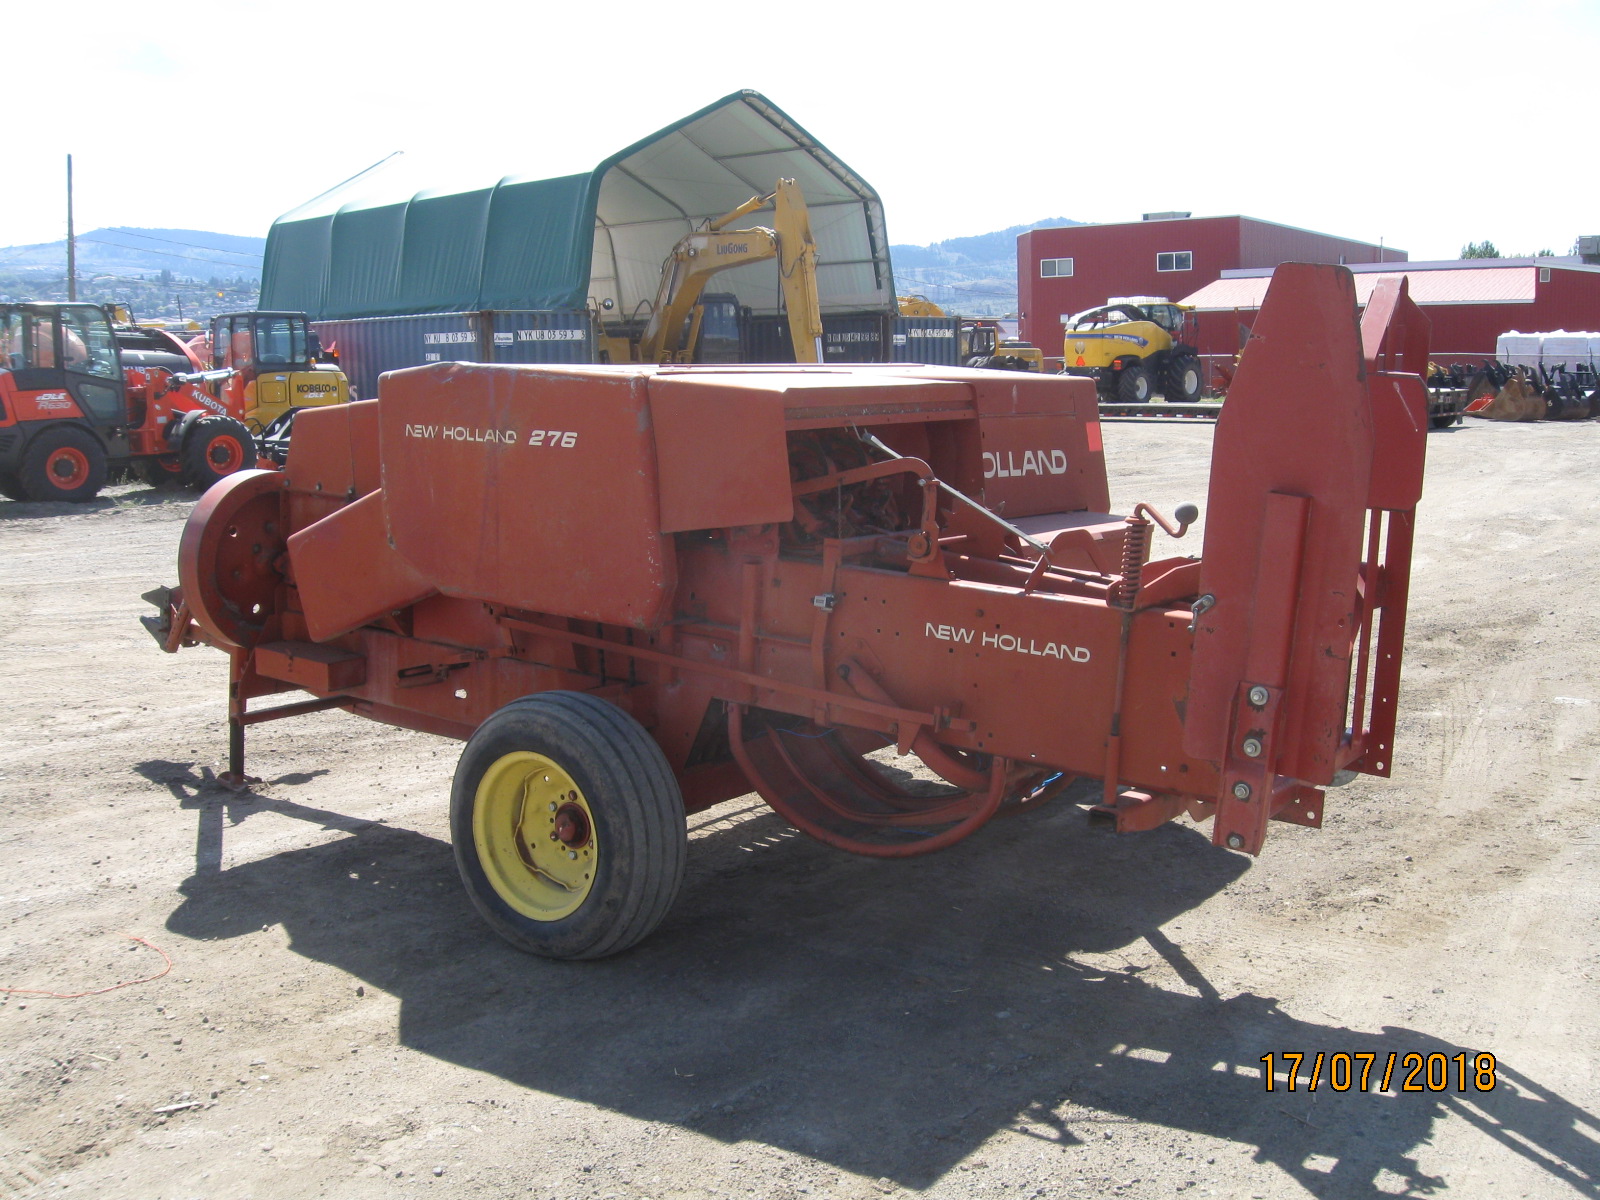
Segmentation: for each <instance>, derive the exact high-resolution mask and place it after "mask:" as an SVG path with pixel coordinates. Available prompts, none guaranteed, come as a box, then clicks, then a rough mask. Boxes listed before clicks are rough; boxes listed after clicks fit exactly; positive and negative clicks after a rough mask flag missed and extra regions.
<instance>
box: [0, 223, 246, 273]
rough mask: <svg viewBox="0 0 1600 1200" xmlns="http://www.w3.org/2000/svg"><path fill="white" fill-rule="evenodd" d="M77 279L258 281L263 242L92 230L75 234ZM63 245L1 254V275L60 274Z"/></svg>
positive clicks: (189, 232) (183, 232)
mask: <svg viewBox="0 0 1600 1200" xmlns="http://www.w3.org/2000/svg"><path fill="white" fill-rule="evenodd" d="M76 240H77V250H78V278H79V279H80V280H87V279H89V278H90V277H91V276H93V275H108V276H113V277H121V278H144V277H149V276H159V275H160V273H161V272H162V271H167V272H170V275H169V278H170V279H193V280H201V281H204V280H209V279H225V280H232V279H253V280H259V279H260V278H261V254H262V251H263V250H264V249H265V248H266V244H267V241H266V239H265V238H258V237H240V236H238V235H235V234H231V233H206V232H203V231H201V230H198V229H131V228H128V227H125V226H123V227H118V228H114V229H92V230H90V231H89V232H87V233H80V234H78V235H77V239H76ZM66 261H67V243H66V239H65V238H63V239H62V240H61V241H58V242H42V243H39V244H36V245H31V246H8V247H6V248H5V249H3V250H0V271H3V272H5V273H7V274H23V275H32V274H34V273H35V272H50V273H54V274H57V275H61V274H64V272H65V270H66Z"/></svg>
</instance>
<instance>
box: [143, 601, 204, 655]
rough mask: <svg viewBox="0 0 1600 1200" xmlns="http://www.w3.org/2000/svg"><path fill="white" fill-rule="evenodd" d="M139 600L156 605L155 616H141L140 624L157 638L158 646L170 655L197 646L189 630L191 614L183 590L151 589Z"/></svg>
mask: <svg viewBox="0 0 1600 1200" xmlns="http://www.w3.org/2000/svg"><path fill="white" fill-rule="evenodd" d="M139 599H141V600H143V601H144V602H145V603H146V604H153V605H155V607H156V609H157V612H156V614H155V615H154V616H152V615H150V614H145V615H143V616H141V617H140V618H139V624H141V625H143V626H144V627H145V629H146V630H147V631H148V632H149V634H150V636H151V637H153V638H155V640H156V645H158V646H160V647H161V649H162V650H164V651H166V652H167V653H168V654H176V653H177V652H178V649H179V648H180V647H182V646H193V645H194V644H195V641H194V638H193V636H192V634H191V630H190V628H189V612H188V609H187V608H186V607H185V606H184V603H183V592H182V589H180V588H170V587H158V588H151V589H150V590H149V591H148V592H145V593H144V594H143V595H142V596H140V597H139Z"/></svg>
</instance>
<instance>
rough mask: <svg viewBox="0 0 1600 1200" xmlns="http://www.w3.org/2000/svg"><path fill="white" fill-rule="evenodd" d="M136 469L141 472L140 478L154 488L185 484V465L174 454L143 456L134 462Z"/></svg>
mask: <svg viewBox="0 0 1600 1200" xmlns="http://www.w3.org/2000/svg"><path fill="white" fill-rule="evenodd" d="M134 470H135V471H137V472H138V473H139V478H140V479H142V480H144V482H145V483H146V484H147V485H148V486H150V487H153V488H159V487H181V486H182V485H183V467H182V464H181V463H179V462H178V458H177V456H176V455H173V454H162V455H159V456H157V457H155V458H141V459H139V460H138V462H136V463H135V464H134Z"/></svg>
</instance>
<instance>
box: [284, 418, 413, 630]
mask: <svg viewBox="0 0 1600 1200" xmlns="http://www.w3.org/2000/svg"><path fill="white" fill-rule="evenodd" d="M297 419H298V418H297ZM289 562H290V564H291V566H292V568H293V571H294V578H295V581H296V583H297V584H298V586H299V589H300V605H301V608H302V609H303V610H304V612H305V622H306V629H307V631H308V632H309V633H310V634H311V637H312V639H313V640H315V641H319V642H325V641H328V640H329V639H330V638H336V637H338V636H339V635H340V634H343V633H349V632H350V631H351V630H352V629H358V628H360V627H361V626H362V625H365V624H367V623H368V622H369V621H374V620H377V619H378V618H380V617H383V616H385V615H387V614H388V613H391V612H394V611H395V610H397V609H401V608H404V607H406V606H407V605H409V604H415V603H416V602H417V601H418V600H421V599H423V598H424V597H427V596H431V595H432V594H433V593H434V592H436V591H438V590H439V589H438V588H437V587H435V586H434V584H433V583H432V581H431V580H430V578H429V577H428V576H426V575H424V574H422V573H421V572H419V571H418V570H417V569H416V568H415V567H413V566H412V565H411V564H410V563H409V562H407V561H406V560H405V559H404V558H402V557H401V556H400V555H399V554H398V553H396V552H395V548H394V544H393V543H392V542H391V541H390V539H389V533H388V527H387V524H386V522H385V516H384V494H383V492H382V491H381V490H379V491H376V492H369V493H368V494H367V495H365V496H363V497H362V498H361V499H359V500H357V501H356V502H355V503H354V504H347V505H345V506H344V507H343V508H341V509H339V510H337V511H336V512H332V513H329V514H328V515H327V516H325V517H323V518H322V519H321V520H320V521H317V522H315V523H314V524H312V525H308V526H307V527H306V528H304V529H302V530H300V531H299V532H297V533H292V534H290V535H289Z"/></svg>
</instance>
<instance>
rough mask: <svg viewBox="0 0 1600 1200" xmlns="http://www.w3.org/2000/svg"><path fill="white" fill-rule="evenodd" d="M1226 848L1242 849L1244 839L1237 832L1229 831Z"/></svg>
mask: <svg viewBox="0 0 1600 1200" xmlns="http://www.w3.org/2000/svg"><path fill="white" fill-rule="evenodd" d="M1228 849H1229V850H1243V849H1244V839H1243V838H1242V837H1240V836H1239V835H1238V834H1237V833H1230V834H1229V835H1228Z"/></svg>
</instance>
